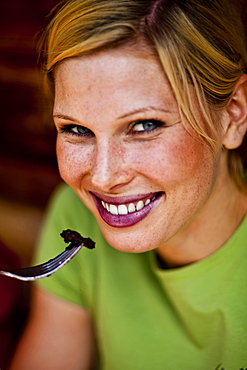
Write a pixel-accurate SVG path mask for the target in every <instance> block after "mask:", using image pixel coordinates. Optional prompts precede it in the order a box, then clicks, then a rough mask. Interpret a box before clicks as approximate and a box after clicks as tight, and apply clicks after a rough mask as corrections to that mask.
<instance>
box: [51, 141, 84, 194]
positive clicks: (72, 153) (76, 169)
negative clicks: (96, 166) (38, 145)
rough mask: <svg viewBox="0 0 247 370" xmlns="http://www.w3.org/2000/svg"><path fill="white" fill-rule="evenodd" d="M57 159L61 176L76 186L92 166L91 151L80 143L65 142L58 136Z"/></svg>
mask: <svg viewBox="0 0 247 370" xmlns="http://www.w3.org/2000/svg"><path fill="white" fill-rule="evenodd" d="M57 160H58V168H59V172H60V175H61V178H62V179H63V180H64V181H65V182H66V183H67V184H69V185H70V186H72V187H75V186H78V184H79V183H80V182H81V179H82V178H83V176H84V175H85V174H86V173H87V172H88V170H89V168H90V163H91V151H90V150H89V149H85V148H84V147H82V146H79V145H72V144H70V143H68V142H63V140H61V139H59V137H58V139H57Z"/></svg>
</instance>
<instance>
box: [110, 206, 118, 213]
mask: <svg viewBox="0 0 247 370" xmlns="http://www.w3.org/2000/svg"><path fill="white" fill-rule="evenodd" d="M110 213H112V214H113V215H118V209H117V207H116V206H115V205H114V204H110Z"/></svg>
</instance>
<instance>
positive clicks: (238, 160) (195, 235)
mask: <svg viewBox="0 0 247 370" xmlns="http://www.w3.org/2000/svg"><path fill="white" fill-rule="evenodd" d="M44 40H45V41H44V44H43V47H42V50H43V51H44V50H45V52H44V55H43V56H44V71H45V73H46V74H47V77H48V81H49V83H50V86H51V88H52V90H53V93H54V122H55V126H56V128H57V133H58V134H57V157H58V165H59V170H60V174H61V177H62V179H63V180H64V181H65V182H66V183H67V184H68V185H69V186H67V185H66V186H65V185H64V186H63V187H62V188H61V189H59V190H58V193H57V194H56V195H55V198H54V200H53V202H52V204H51V206H50V210H49V214H48V217H47V221H46V225H45V227H44V231H43V234H42V235H41V241H40V248H39V253H38V257H37V259H38V262H39V263H42V262H43V261H44V260H47V259H49V258H51V257H52V256H54V254H56V253H57V254H58V253H59V250H60V249H61V245H60V244H61V243H60V238H59V230H61V229H64V228H71V229H74V230H78V231H79V232H80V233H82V235H89V236H90V237H91V238H92V239H93V240H95V241H96V249H95V251H94V252H93V253H92V252H90V253H87V251H86V250H85V251H83V252H81V256H80V255H78V256H76V257H75V258H74V259H73V261H71V262H70V264H69V265H67V266H66V267H64V268H63V270H62V271H61V270H60V271H59V272H57V273H56V274H55V275H53V276H52V277H51V278H49V279H47V280H44V281H42V282H40V283H39V284H38V285H37V286H36V287H35V290H34V306H33V315H32V316H31V319H30V323H29V325H28V327H27V330H26V332H25V334H24V336H23V340H22V341H21V343H20V346H19V349H18V350H17V353H16V357H15V359H14V361H13V366H12V369H13V370H14V369H18V370H21V369H25V370H28V369H30V370H31V369H34V368H35V369H44V368H46V369H52V370H55V369H59V370H60V369H67V368H69V369H89V368H91V366H93V365H95V363H97V366H98V367H99V368H101V369H107V370H111V369H114V370H115V369H118V370H121V369H124V370H126V369H128V370H131V369H133V370H138V369H142V370H144V369H152V368H155V369H163V368H164V367H166V368H167V369H174V368H175V369H178V368H185V369H190V370H193V369H195V370H198V369H200V370H208V369H215V368H216V367H217V366H218V364H219V363H222V364H224V366H225V367H226V368H229V369H230V368H241V367H243V366H246V363H247V358H246V354H245V347H246V344H247V337H246V333H247V330H246V329H247V322H246V314H245V313H246V304H247V302H246V300H247V297H246V292H245V289H246V287H245V286H244V281H245V279H246V240H247V235H246V230H247V227H246V223H247V219H246V212H247V189H246V181H245V178H244V173H245V171H246V169H245V168H244V166H245V161H244V157H243V156H242V155H241V154H240V153H241V150H240V149H239V148H241V145H243V144H242V143H243V141H244V140H245V139H244V138H245V133H246V130H247V114H246V111H247V109H246V108H247V75H246V74H245V73H244V72H245V71H246V68H247V53H246V48H245V43H244V41H243V40H244V33H243V29H242V25H241V23H240V21H239V18H238V15H237V13H236V11H235V9H234V8H233V7H232V6H231V4H230V3H229V2H228V1H226V0H207V1H206V0H188V1H186V2H185V1H181V0H176V1H169V0H159V1H155V0H147V1H141V0H135V1H132V0H107V1H106V0H98V1H94V0H83V1H82V0H80V1H79V0H70V1H66V2H64V3H63V5H62V6H60V7H59V8H58V9H56V13H55V14H54V17H53V19H52V21H51V22H50V25H49V26H48V28H47V31H46V33H45V39H44ZM51 247H52V248H51ZM231 273H233V277H232V276H230V275H232V274H231ZM65 331H66V332H65ZM167 339H168V340H167ZM30 346H32V354H31V355H30V353H29V350H28V349H29V348H30ZM95 348H97V354H96V351H95ZM178 349H179V356H178V355H177V351H178ZM44 353H45V356H44ZM95 366H96V365H95Z"/></svg>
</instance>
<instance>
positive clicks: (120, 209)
mask: <svg viewBox="0 0 247 370" xmlns="http://www.w3.org/2000/svg"><path fill="white" fill-rule="evenodd" d="M91 194H92V197H93V200H94V202H95V205H96V207H97V209H98V212H99V214H100V216H101V218H102V219H103V220H104V221H105V222H106V223H107V224H108V225H110V226H112V227H118V228H122V227H129V226H132V225H135V224H136V223H137V222H139V221H141V220H143V219H144V218H145V217H146V216H147V215H148V214H149V213H150V212H151V210H152V209H153V208H154V207H155V206H156V204H157V203H158V202H159V200H160V198H161V197H162V195H163V194H164V193H163V192H158V193H150V194H148V195H145V196H138V197H136V198H134V197H132V199H129V200H128V199H126V198H125V200H123V198H122V199H120V198H119V199H116V198H114V199H113V198H108V197H107V198H105V197H104V199H102V197H100V196H99V195H96V194H95V193H91Z"/></svg>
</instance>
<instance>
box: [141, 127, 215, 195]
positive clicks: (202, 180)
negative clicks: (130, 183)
mask: <svg viewBox="0 0 247 370" xmlns="http://www.w3.org/2000/svg"><path fill="white" fill-rule="evenodd" d="M152 145H153V147H152ZM142 150H145V153H142V154H143V158H146V160H145V161H142V163H141V162H140V164H139V166H140V167H142V170H143V171H142V172H145V174H146V176H147V177H151V176H152V179H153V180H154V181H155V182H156V183H158V184H160V185H161V186H164V190H165V191H166V192H175V191H177V190H178V189H179V188H180V189H183V190H184V188H185V187H187V189H188V190H189V189H190V190H192V187H194V191H196V188H197V190H199V189H200V190H201V187H202V185H203V186H205V187H208V186H209V187H210V186H211V185H210V184H209V182H211V183H213V182H214V180H215V177H216V172H217V165H216V161H215V159H214V155H213V154H212V152H211V150H210V148H209V147H208V146H207V145H206V144H205V143H204V142H202V141H201V140H196V139H194V138H193V137H192V136H190V135H189V134H188V133H184V132H183V135H179V132H178V135H170V136H169V137H168V136H167V137H166V140H160V141H159V142H155V143H153V144H152V143H150V145H149V147H147V148H146V149H144V147H143V148H142ZM209 179H210V180H209Z"/></svg>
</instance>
